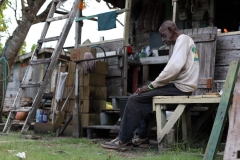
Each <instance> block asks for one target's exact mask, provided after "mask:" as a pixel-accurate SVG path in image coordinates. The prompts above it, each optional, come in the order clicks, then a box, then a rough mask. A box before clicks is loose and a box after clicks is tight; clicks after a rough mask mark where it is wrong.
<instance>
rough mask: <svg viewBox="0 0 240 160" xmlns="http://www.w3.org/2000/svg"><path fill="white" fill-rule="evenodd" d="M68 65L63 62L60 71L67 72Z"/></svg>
mask: <svg viewBox="0 0 240 160" xmlns="http://www.w3.org/2000/svg"><path fill="white" fill-rule="evenodd" d="M67 68H68V65H67V64H62V65H61V68H60V72H67Z"/></svg>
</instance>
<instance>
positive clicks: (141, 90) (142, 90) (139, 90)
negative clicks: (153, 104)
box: [134, 85, 150, 95]
mask: <svg viewBox="0 0 240 160" xmlns="http://www.w3.org/2000/svg"><path fill="white" fill-rule="evenodd" d="M148 91H150V89H149V88H148V86H147V85H145V86H142V88H138V89H137V90H136V91H135V93H134V94H137V95H138V94H140V93H143V92H148Z"/></svg>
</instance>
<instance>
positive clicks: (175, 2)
mask: <svg viewBox="0 0 240 160" xmlns="http://www.w3.org/2000/svg"><path fill="white" fill-rule="evenodd" d="M177 1H178V0H172V3H173V4H172V5H173V19H172V21H173V22H174V23H175V24H177V22H176V21H177V18H176V14H177Z"/></svg>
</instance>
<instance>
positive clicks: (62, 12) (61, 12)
mask: <svg viewBox="0 0 240 160" xmlns="http://www.w3.org/2000/svg"><path fill="white" fill-rule="evenodd" d="M55 13H57V14H62V15H65V14H69V12H67V11H66V12H64V11H59V10H56V11H55Z"/></svg>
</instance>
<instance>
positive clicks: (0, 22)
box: [0, 3, 8, 32]
mask: <svg viewBox="0 0 240 160" xmlns="http://www.w3.org/2000/svg"><path fill="white" fill-rule="evenodd" d="M5 9H7V4H6V3H4V4H3V5H2V6H1V8H0V32H5V31H6V30H7V22H8V21H7V20H6V19H5V18H4V15H3V11H4V10H5Z"/></svg>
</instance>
